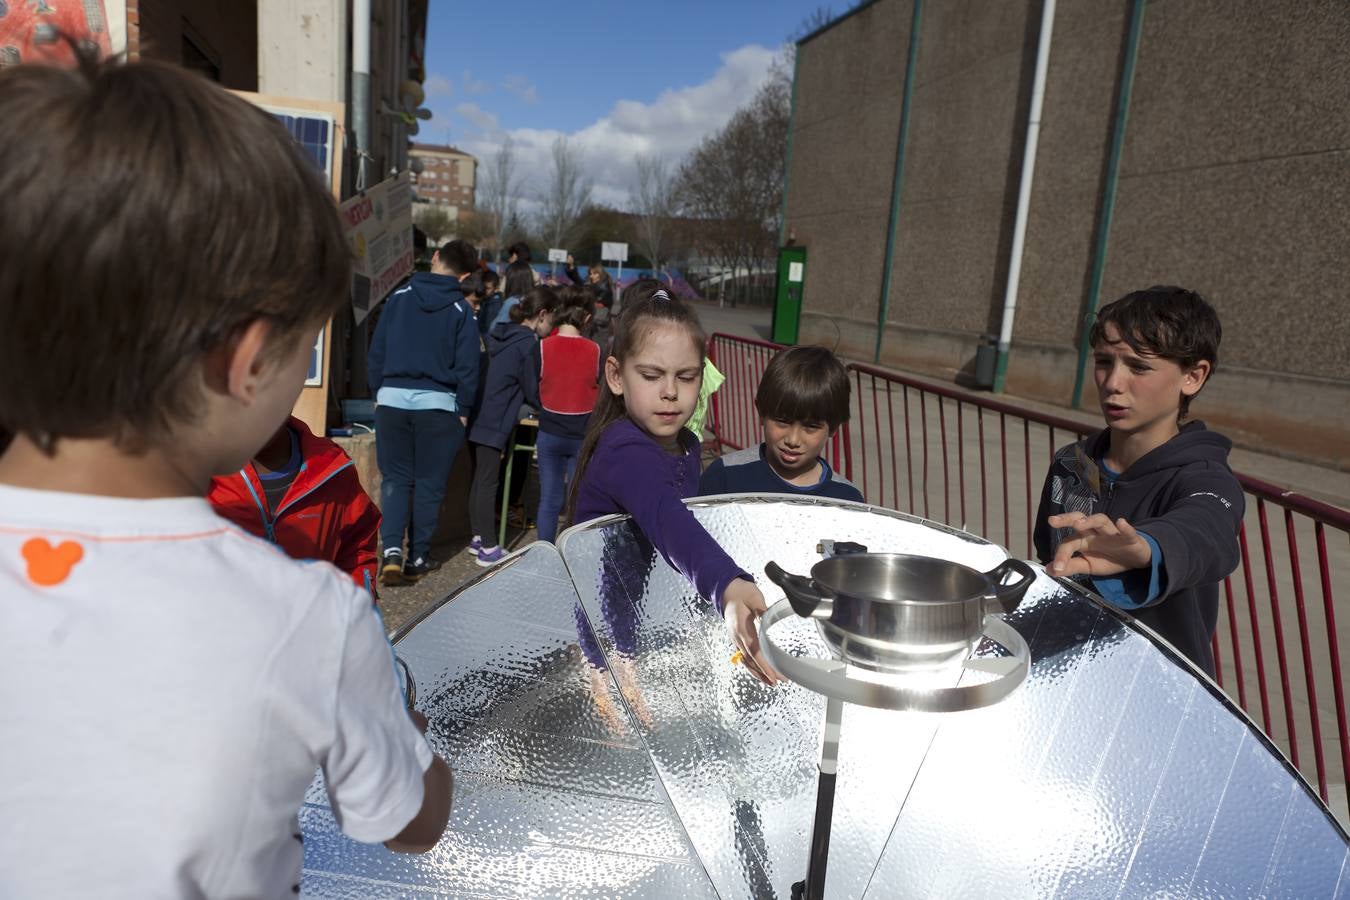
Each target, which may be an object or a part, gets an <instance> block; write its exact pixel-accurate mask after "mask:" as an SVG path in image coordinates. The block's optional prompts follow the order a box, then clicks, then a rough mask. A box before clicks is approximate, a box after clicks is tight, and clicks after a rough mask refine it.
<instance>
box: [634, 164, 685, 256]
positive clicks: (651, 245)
mask: <svg viewBox="0 0 1350 900" xmlns="http://www.w3.org/2000/svg"><path fill="white" fill-rule="evenodd" d="M633 197H634V202H635V208H634V210H633V212H634V213H635V214H636V215H637V220H638V227H637V245H638V250H639V251H641V253H642V255H643V256H645V257H647V260H648V261H649V262H650V263H651V266H652V269H653V270H656V271H659V270H660V268H661V262H662V260H664V258H665V257H664V256H663V254H662V251H663V250H664V249H665V246H664V245H665V243H666V233H667V231H668V228H669V225H670V219H671V217H672V216H673V215H674V214H675V177H674V173H673V172H671V171H670V167H669V166H667V165H666V163H665V161H664V160H662V159H659V158H658V157H655V156H648V155H646V154H639V155H638V157H637V190H636V191H635V192H634V195H633Z"/></svg>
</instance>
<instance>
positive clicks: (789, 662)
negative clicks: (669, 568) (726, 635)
mask: <svg viewBox="0 0 1350 900" xmlns="http://www.w3.org/2000/svg"><path fill="white" fill-rule="evenodd" d="M795 615H796V614H795V613H794V612H793V611H792V606H791V605H790V604H789V603H788V601H787V600H786V599H783V600H779V601H778V602H777V603H775V604H774V605H773V606H770V607H769V609H768V610H767V611H766V612H765V613H764V615H763V617H762V618H761V619H760V620H759V641H760V645H761V646H763V648H764V651H765V653H767V654H768V656H769V662H770V663H772V664H773V667H774V668H775V669H777V670H778V671H779V672H781V673H782V674H783V675H785V676H787V677H788V678H789V679H791V680H792V681H795V682H796V683H797V684H800V685H801V686H802V687H804V688H806V689H808V690H811V691H815V692H816V693H817V694H824V695H825V696H826V697H834V698H835V699H838V700H843V701H844V702H845V703H856V704H858V705H860V706H871V707H874V708H876V709H894V710H901V711H908V712H961V711H963V710H968V709H979V708H980V707H983V706H989V705H991V704H994V703H997V702H998V701H999V700H1002V699H1003V698H1004V697H1006V696H1008V695H1009V694H1011V693H1012V692H1013V690H1014V689H1015V688H1016V687H1017V686H1018V685H1019V684H1021V683H1022V682H1023V680H1025V679H1026V677H1027V671H1028V670H1029V669H1030V663H1031V648H1029V647H1028V646H1027V642H1026V640H1025V639H1024V638H1023V637H1022V635H1021V634H1019V633H1018V632H1017V629H1015V628H1013V627H1012V626H1011V625H1009V624H1008V623H1007V622H1004V621H1003V620H1002V619H1001V618H999V617H998V616H993V615H991V616H987V617H986V618H985V620H984V636H985V637H986V638H988V639H989V640H991V641H993V642H994V643H996V644H998V645H999V646H1001V647H1003V648H1004V649H1005V650H1007V651H1008V652H1009V654H1011V656H1010V657H1007V658H1004V659H1000V660H998V662H1001V663H1006V671H1004V672H1001V673H999V675H998V677H996V678H994V679H992V680H990V681H984V682H980V683H978V684H967V685H957V686H955V687H946V688H944V687H920V686H906V685H904V684H880V683H878V682H875V681H868V680H864V679H861V678H852V677H849V674H848V667H847V666H846V665H845V664H844V662H843V661H841V660H838V659H832V658H831V659H822V658H817V657H813V656H794V655H793V654H791V653H788V652H787V651H786V650H784V649H783V648H781V647H779V646H778V645H777V644H776V643H774V641H773V639H772V638H771V637H770V636H769V629H770V628H772V627H773V626H774V625H775V624H776V623H778V622H780V621H782V620H783V619H785V618H787V617H789V616H795ZM972 662H978V661H977V660H972ZM990 662H994V661H993V660H990ZM972 668H981V669H985V670H988V668H989V667H988V666H972ZM894 677H895V678H896V679H897V681H898V680H901V679H903V678H904V677H905V675H904V674H902V673H896V674H895V675H894Z"/></svg>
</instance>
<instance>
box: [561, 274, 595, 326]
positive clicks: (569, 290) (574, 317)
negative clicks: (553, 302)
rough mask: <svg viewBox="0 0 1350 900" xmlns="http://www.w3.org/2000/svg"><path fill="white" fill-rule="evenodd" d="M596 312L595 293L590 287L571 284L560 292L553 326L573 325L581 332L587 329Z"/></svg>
mask: <svg viewBox="0 0 1350 900" xmlns="http://www.w3.org/2000/svg"><path fill="white" fill-rule="evenodd" d="M594 311H595V291H593V290H591V289H590V287H589V286H584V287H583V286H578V285H574V284H569V285H567V286H566V287H564V288H563V289H562V290H560V291H558V309H557V311H556V312H555V313H554V314H553V324H555V325H571V326H572V327H573V328H575V329H577V330H578V331H580V330H581V329H583V328H585V327H586V323H587V322H589V321H590V320H591V316H592V315H593V314H594Z"/></svg>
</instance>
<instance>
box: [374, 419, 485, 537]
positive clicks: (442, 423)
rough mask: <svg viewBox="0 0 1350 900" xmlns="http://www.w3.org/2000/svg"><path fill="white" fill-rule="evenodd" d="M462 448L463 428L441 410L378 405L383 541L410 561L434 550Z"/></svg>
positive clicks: (377, 437) (378, 457)
mask: <svg viewBox="0 0 1350 900" xmlns="http://www.w3.org/2000/svg"><path fill="white" fill-rule="evenodd" d="M462 446H464V425H463V423H461V422H460V421H459V416H458V415H456V414H455V413H450V412H445V411H443V410H439V409H418V410H411V409H396V408H394V407H392V406H377V407H375V460H376V462H378V463H379V466H380V479H381V482H380V513H381V514H382V515H383V517H384V518H383V521H381V522H380V542H381V543H382V544H383V545H384V549H385V550H386V551H388V550H393V549H400V550H401V549H402V547H403V533H404V532H405V531H407V532H408V558H409V559H417V558H418V557H419V556H421V557H425V556H426V555H427V553H428V552H429V551H430V550H431V538H432V536H433V535H435V534H436V522H437V519H438V518H439V517H440V513H441V501H442V500H444V499H445V483H446V480H447V479H449V477H450V467H451V466H452V465H453V464H454V462H455V457H456V456H457V455H458V454H459V448H460V447H462Z"/></svg>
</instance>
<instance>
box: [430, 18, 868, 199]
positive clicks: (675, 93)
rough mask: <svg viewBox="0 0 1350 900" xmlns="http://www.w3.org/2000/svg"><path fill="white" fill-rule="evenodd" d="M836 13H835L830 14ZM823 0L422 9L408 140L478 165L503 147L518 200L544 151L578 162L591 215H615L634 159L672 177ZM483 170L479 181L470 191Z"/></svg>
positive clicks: (537, 186) (540, 181)
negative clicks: (598, 207) (415, 113)
mask: <svg viewBox="0 0 1350 900" xmlns="http://www.w3.org/2000/svg"><path fill="white" fill-rule="evenodd" d="M845 5H846V4H845V3H843V2H840V0H835V2H834V4H833V6H834V11H835V12H836V13H837V12H839V11H840V10H842V8H843V7H844V6H845ZM829 8H830V3H829V2H823V0H721V2H713V0H681V2H669V0H663V2H655V0H629V2H613V0H595V2H575V3H567V4H561V3H556V2H542V0H516V2H513V3H509V4H469V5H466V4H461V3H457V2H453V0H431V2H430V12H429V21H428V23H427V47H426V66H427V79H426V83H425V84H424V88H425V90H426V95H427V97H426V101H425V104H424V105H425V106H426V107H427V108H428V109H430V110H431V111H432V113H433V117H432V119H431V120H430V121H425V122H422V123H421V131H420V133H419V134H418V136H417V137H416V138H415V140H417V141H419V142H425V143H435V144H446V143H448V144H452V145H454V146H456V147H459V148H460V149H462V150H467V151H468V152H470V153H473V154H474V155H475V156H477V157H478V158H479V160H480V163H486V162H487V160H488V159H489V158H490V156H491V154H492V153H493V151H494V150H495V149H496V148H497V147H498V146H500V144H501V142H502V141H503V140H504V139H505V137H506V136H507V135H510V136H511V139H512V142H513V144H514V146H515V150H516V158H517V171H518V172H519V174H520V176H521V177H523V179H524V185H523V193H524V196H525V200H526V202H525V203H524V204H523V206H524V207H525V208H526V209H528V208H530V207H531V206H533V205H534V204H533V203H530V202H529V201H530V200H531V199H532V198H533V197H534V196H537V195H538V194H539V192H541V191H542V190H543V188H544V185H545V181H546V179H547V171H548V167H549V162H548V160H549V150H550V147H551V145H552V143H553V140H554V139H555V138H556V137H557V136H559V135H566V136H567V137H568V138H569V139H570V140H571V141H572V142H573V143H574V144H575V146H577V147H578V148H579V149H580V151H581V156H582V159H583V165H584V168H585V171H586V172H587V174H588V175H589V176H590V178H591V180H592V182H593V183H594V193H593V198H594V199H595V200H596V201H597V202H601V203H607V204H610V205H614V206H618V207H620V208H623V207H625V206H626V205H627V203H628V201H629V193H630V191H631V190H632V188H633V181H634V179H635V178H636V175H635V167H634V162H633V160H634V158H635V157H636V156H637V154H639V153H646V154H650V155H656V156H659V157H661V158H663V159H665V160H667V161H669V162H670V163H671V165H672V166H674V165H677V164H678V163H679V161H680V159H682V158H683V157H684V155H685V154H686V153H687V152H688V151H689V150H690V149H692V148H693V147H694V146H696V145H697V144H698V142H699V141H700V140H702V139H703V138H704V137H705V136H707V135H709V134H712V133H714V132H716V131H717V130H718V129H719V128H721V127H722V126H723V125H724V124H726V122H727V120H728V119H729V118H730V117H731V115H732V113H734V112H735V111H736V110H737V109H738V108H739V107H740V106H742V105H744V104H745V103H746V102H748V101H749V100H750V98H751V97H753V96H754V94H755V91H756V90H758V88H759V86H760V85H761V84H762V83H763V82H764V80H765V79H766V78H767V76H768V73H769V70H770V66H771V65H772V64H773V61H774V58H775V57H776V56H778V55H779V54H781V52H782V49H783V46H784V44H785V43H786V41H787V39H788V36H789V35H790V34H793V33H794V32H796V31H797V30H798V29H799V28H800V26H801V25H802V23H803V22H805V21H806V20H807V19H808V18H809V17H810V16H811V15H812V14H813V13H815V12H816V11H817V10H821V9H829ZM481 177H482V169H481V168H480V178H481Z"/></svg>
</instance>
